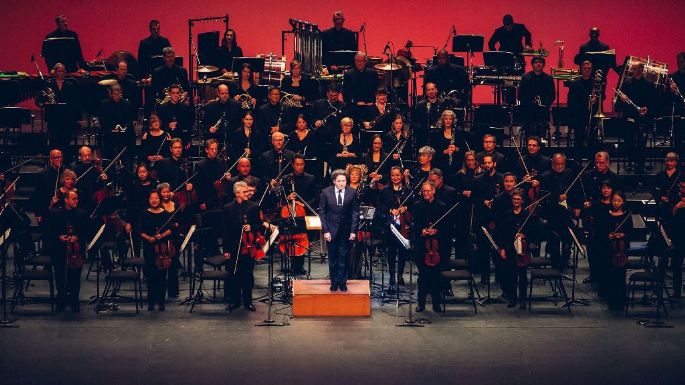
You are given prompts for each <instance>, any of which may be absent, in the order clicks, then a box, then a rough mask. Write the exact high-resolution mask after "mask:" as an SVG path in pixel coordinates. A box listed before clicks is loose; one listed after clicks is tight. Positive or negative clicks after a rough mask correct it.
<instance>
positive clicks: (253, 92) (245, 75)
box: [231, 63, 264, 110]
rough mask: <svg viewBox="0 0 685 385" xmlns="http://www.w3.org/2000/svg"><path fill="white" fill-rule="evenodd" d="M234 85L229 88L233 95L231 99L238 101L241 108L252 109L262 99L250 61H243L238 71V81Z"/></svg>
mask: <svg viewBox="0 0 685 385" xmlns="http://www.w3.org/2000/svg"><path fill="white" fill-rule="evenodd" d="M235 87H236V88H235V89H233V90H231V95H233V100H235V101H238V102H240V106H241V108H242V109H243V110H253V109H254V108H255V107H256V106H257V104H261V102H262V99H264V98H263V96H262V91H261V90H260V89H259V86H258V85H257V84H256V83H255V81H254V73H253V72H252V66H251V65H250V63H243V66H242V68H240V72H238V82H237V83H236V85H235Z"/></svg>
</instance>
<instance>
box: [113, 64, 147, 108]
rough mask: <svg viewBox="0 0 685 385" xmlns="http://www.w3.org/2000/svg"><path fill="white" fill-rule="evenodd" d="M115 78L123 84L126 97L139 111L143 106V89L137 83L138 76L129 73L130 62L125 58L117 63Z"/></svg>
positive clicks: (122, 87) (122, 88)
mask: <svg viewBox="0 0 685 385" xmlns="http://www.w3.org/2000/svg"><path fill="white" fill-rule="evenodd" d="M114 79H115V80H116V81H117V83H119V85H120V86H121V90H122V91H123V93H124V97H126V99H128V101H129V102H131V105H132V106H133V109H134V110H136V111H137V110H138V108H140V106H141V91H140V87H139V86H138V83H136V78H135V77H134V76H133V75H131V74H130V73H128V63H126V61H125V60H122V61H120V62H118V63H117V68H116V70H115V72H114Z"/></svg>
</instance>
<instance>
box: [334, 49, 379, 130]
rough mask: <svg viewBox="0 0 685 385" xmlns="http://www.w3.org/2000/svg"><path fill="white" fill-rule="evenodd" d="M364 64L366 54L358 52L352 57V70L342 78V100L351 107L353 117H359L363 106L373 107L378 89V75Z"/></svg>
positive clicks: (346, 72)
mask: <svg viewBox="0 0 685 385" xmlns="http://www.w3.org/2000/svg"><path fill="white" fill-rule="evenodd" d="M366 64H367V57H366V54H365V53H363V52H358V53H357V54H356V55H355V56H354V68H352V69H350V70H347V71H345V76H344V78H343V100H344V101H345V103H347V104H349V105H350V106H353V108H352V111H353V113H354V117H360V115H361V113H362V111H363V109H362V107H363V106H371V105H373V103H374V101H375V93H376V90H377V89H378V84H379V81H378V75H377V74H376V71H374V70H372V69H371V68H368V67H367V66H366Z"/></svg>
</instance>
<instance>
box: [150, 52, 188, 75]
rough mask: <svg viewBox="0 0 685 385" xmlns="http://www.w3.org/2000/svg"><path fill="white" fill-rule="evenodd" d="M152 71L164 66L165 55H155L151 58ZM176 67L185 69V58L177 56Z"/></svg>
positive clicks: (175, 59)
mask: <svg viewBox="0 0 685 385" xmlns="http://www.w3.org/2000/svg"><path fill="white" fill-rule="evenodd" d="M150 64H151V65H150V70H151V71H154V70H155V69H156V68H159V67H161V66H163V65H164V56H163V55H153V56H150ZM174 65H177V66H179V67H183V58H182V57H180V56H176V57H175V58H174Z"/></svg>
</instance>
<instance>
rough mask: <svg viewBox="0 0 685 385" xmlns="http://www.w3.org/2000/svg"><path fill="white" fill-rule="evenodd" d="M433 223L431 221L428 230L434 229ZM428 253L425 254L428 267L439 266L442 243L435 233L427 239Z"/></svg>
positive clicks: (425, 262) (424, 261) (424, 259)
mask: <svg viewBox="0 0 685 385" xmlns="http://www.w3.org/2000/svg"><path fill="white" fill-rule="evenodd" d="M432 226H433V224H432V223H429V227H428V229H427V230H432ZM425 248H426V253H425V254H424V256H423V263H424V264H425V265H426V266H428V267H434V266H437V265H438V264H439V263H440V243H439V242H438V238H436V237H435V234H432V235H429V236H428V237H427V238H426V241H425Z"/></svg>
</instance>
